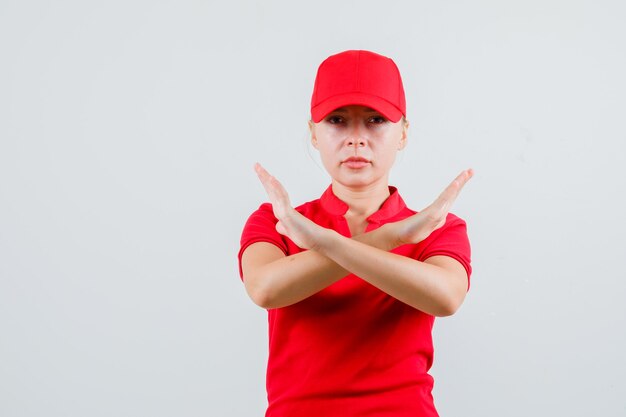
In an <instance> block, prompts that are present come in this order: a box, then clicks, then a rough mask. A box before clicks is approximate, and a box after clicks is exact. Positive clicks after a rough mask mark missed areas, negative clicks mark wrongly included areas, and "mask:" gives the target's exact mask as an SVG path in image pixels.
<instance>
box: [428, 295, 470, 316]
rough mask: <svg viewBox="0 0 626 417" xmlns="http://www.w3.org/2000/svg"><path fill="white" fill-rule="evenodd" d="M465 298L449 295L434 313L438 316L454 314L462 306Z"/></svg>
mask: <svg viewBox="0 0 626 417" xmlns="http://www.w3.org/2000/svg"><path fill="white" fill-rule="evenodd" d="M463 299H464V297H449V298H448V299H447V300H445V301H443V302H441V303H440V304H439V305H438V306H437V309H436V311H435V312H434V314H433V315H434V316H436V317H449V316H452V315H454V314H455V313H456V312H457V311H458V310H459V308H461V304H463Z"/></svg>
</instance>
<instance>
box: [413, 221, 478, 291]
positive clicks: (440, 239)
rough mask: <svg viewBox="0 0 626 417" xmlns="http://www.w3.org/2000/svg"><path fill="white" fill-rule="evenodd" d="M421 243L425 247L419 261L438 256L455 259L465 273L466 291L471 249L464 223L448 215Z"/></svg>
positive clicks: (468, 284) (470, 269) (468, 280)
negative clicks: (440, 225)
mask: <svg viewBox="0 0 626 417" xmlns="http://www.w3.org/2000/svg"><path fill="white" fill-rule="evenodd" d="M423 243H424V245H425V247H424V248H423V250H422V252H421V254H420V260H426V259H428V258H430V257H431V256H439V255H443V256H449V257H451V258H453V259H456V260H457V261H459V262H460V263H461V265H463V267H464V268H465V270H466V271H467V289H468V290H469V287H470V275H471V274H472V266H471V248H470V243H469V238H468V236H467V225H466V223H465V221H464V220H463V219H461V218H459V217H457V216H455V215H454V214H451V213H449V214H448V217H447V218H446V223H445V224H444V225H443V226H442V227H441V228H439V229H437V230H435V231H434V232H433V233H431V235H430V236H429V237H428V238H427V239H426V240H425V241H424V242H423Z"/></svg>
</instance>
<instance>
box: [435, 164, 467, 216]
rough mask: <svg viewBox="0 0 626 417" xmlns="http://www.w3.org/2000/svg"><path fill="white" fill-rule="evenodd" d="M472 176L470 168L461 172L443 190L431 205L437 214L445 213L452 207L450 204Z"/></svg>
mask: <svg viewBox="0 0 626 417" xmlns="http://www.w3.org/2000/svg"><path fill="white" fill-rule="evenodd" d="M473 176H474V170H473V169H471V168H470V169H466V170H463V171H461V173H460V174H459V175H457V177H456V178H455V179H454V180H452V182H451V183H450V184H449V185H448V186H447V187H446V188H445V189H444V190H443V192H442V193H441V194H440V195H439V197H437V199H436V200H435V201H434V202H433V204H432V205H433V206H435V208H436V209H437V211H438V212H444V211H445V212H447V211H448V210H449V209H450V207H451V206H452V203H454V201H455V200H456V198H457V197H458V196H459V194H460V192H461V190H462V189H463V187H464V186H465V184H467V182H468V181H469V180H470V179H471V178H472V177H473Z"/></svg>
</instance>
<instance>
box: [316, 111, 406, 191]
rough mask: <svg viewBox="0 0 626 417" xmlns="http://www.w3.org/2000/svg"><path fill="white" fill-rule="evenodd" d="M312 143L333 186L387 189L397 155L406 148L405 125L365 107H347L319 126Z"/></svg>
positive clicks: (402, 120) (327, 118) (324, 120)
mask: <svg viewBox="0 0 626 417" xmlns="http://www.w3.org/2000/svg"><path fill="white" fill-rule="evenodd" d="M309 127H310V129H311V141H312V144H313V146H314V147H315V148H316V149H317V150H318V151H319V152H320V157H321V159H322V162H323V164H324V167H325V168H326V170H327V171H328V173H329V174H330V176H331V177H332V179H333V181H334V182H337V183H340V184H342V185H344V186H346V187H350V188H364V187H370V186H376V185H380V186H385V187H386V186H387V184H388V179H389V171H390V170H391V167H392V165H393V163H394V161H395V158H396V153H397V152H398V151H399V150H400V149H402V148H404V146H405V144H406V136H407V135H406V133H407V129H408V122H406V121H404V119H400V120H399V121H398V122H396V123H393V122H391V121H389V120H388V119H386V118H385V117H384V116H383V115H381V114H380V113H378V112H377V111H376V110H373V109H371V108H368V107H364V106H346V107H341V108H339V109H336V110H334V111H333V112H331V113H329V114H328V115H327V116H326V117H325V118H324V119H322V120H321V121H320V122H319V123H313V122H311V121H310V122H309Z"/></svg>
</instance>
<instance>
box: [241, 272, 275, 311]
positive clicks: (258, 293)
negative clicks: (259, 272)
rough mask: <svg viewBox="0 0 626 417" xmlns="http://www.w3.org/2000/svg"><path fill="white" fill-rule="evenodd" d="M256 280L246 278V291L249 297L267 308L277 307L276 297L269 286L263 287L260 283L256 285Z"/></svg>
mask: <svg viewBox="0 0 626 417" xmlns="http://www.w3.org/2000/svg"><path fill="white" fill-rule="evenodd" d="M254 282H255V280H254V279H249V280H245V279H244V285H245V287H246V292H247V293H248V297H250V299H251V300H252V302H253V303H254V304H256V305H258V306H259V307H261V308H264V309H266V310H269V309H271V308H276V305H275V301H274V297H273V296H272V294H271V292H270V291H269V290H268V289H267V288H263V287H262V286H260V285H255V284H254Z"/></svg>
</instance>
